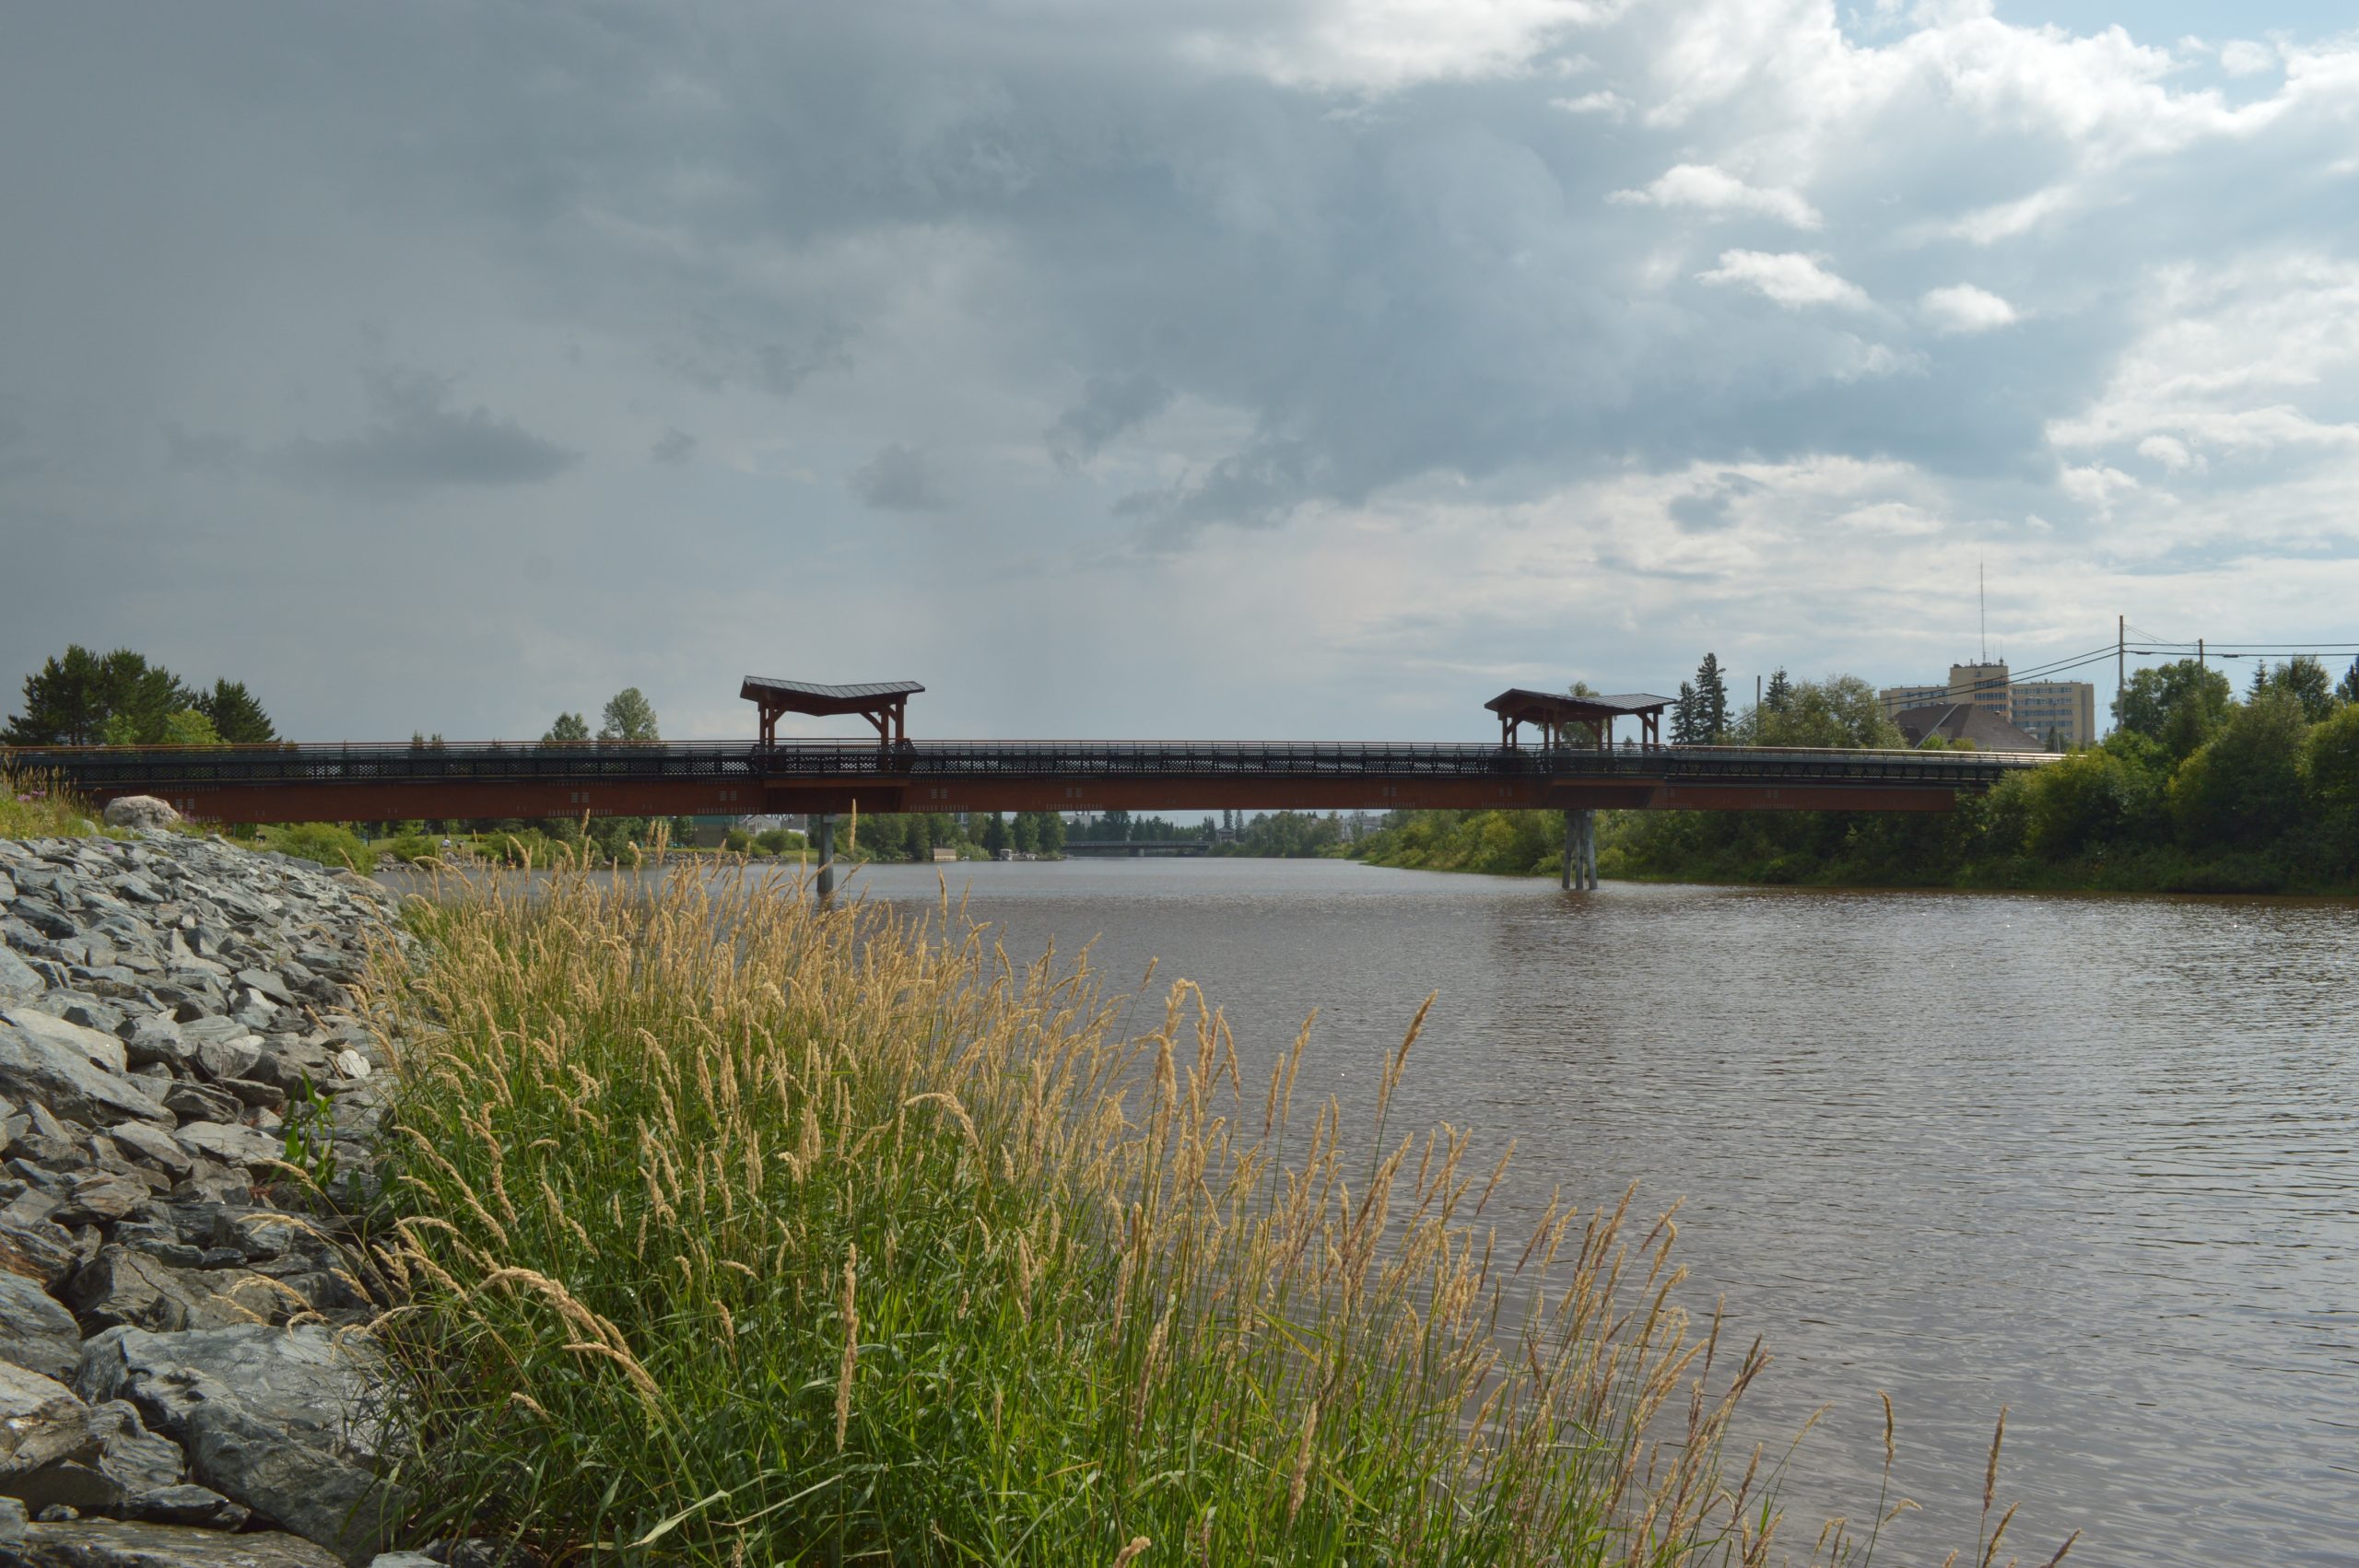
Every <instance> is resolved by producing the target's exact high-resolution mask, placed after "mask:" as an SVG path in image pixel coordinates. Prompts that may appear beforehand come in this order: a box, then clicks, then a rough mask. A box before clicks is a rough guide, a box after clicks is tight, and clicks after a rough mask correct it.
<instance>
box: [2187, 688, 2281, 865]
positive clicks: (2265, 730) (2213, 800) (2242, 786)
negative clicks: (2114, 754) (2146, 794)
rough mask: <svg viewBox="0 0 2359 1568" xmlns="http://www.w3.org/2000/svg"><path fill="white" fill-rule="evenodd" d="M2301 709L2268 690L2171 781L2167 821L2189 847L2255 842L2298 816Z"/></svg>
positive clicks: (2239, 710) (2231, 719) (2236, 715)
mask: <svg viewBox="0 0 2359 1568" xmlns="http://www.w3.org/2000/svg"><path fill="white" fill-rule="evenodd" d="M2308 731H2309V726H2308V725H2307V724H2306V723H2305V722H2304V721H2303V719H2302V708H2301V704H2299V703H2297V702H2295V701H2294V699H2293V698H2291V697H2289V696H2284V695H2283V694H2282V693H2278V692H2266V693H2263V694H2262V695H2261V696H2259V697H2258V698H2256V699H2255V700H2253V701H2251V702H2248V703H2246V704H2245V705H2244V706H2243V707H2241V708H2237V709H2236V711H2235V712H2234V713H2233V714H2231V715H2230V716H2229V718H2228V720H2227V722H2226V723H2224V724H2223V725H2222V726H2221V727H2220V731H2219V733H2218V734H2217V735H2216V736H2214V737H2213V738H2212V740H2210V741H2208V742H2206V743H2204V744H2203V745H2202V746H2201V747H2200V748H2198V749H2197V750H2196V751H2195V752H2194V753H2192V754H2191V755H2189V757H2188V758H2187V760H2186V761H2185V762H2182V763H2180V764H2179V765H2178V771H2177V773H2175V774H2174V775H2172V777H2171V816H2172V818H2173V819H2174V820H2175V821H2176V822H2177V824H2178V830H2179V836H2180V837H2181V838H2182V839H2184V840H2186V841H2187V842H2189V843H2190V844H2257V843H2260V842H2263V841H2265V840H2268V839H2271V838H2273V837H2276V836H2277V835H2278V834H2280V833H2283V831H2284V830H2285V829H2287V828H2289V827H2291V826H2293V825H2294V824H2295V823H2296V822H2298V821H2299V820H2300V819H2301V815H2302V751H2303V742H2304V741H2306V739H2307V738H2308Z"/></svg>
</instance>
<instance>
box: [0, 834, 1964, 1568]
mask: <svg viewBox="0 0 2359 1568" xmlns="http://www.w3.org/2000/svg"><path fill="white" fill-rule="evenodd" d="M120 804H121V803H120V802H118V805H120ZM132 820H136V819H135V818H134V819H132ZM443 891H444V893H445V895H446V896H445V897H444V898H443V899H442V900H441V901H440V902H439V903H435V904H427V903H425V902H423V901H413V902H412V903H411V904H410V905H409V907H408V908H407V910H406V912H405V914H404V915H403V916H402V917H401V918H400V919H398V920H397V919H394V918H393V912H392V910H391V909H390V907H389V906H388V903H387V901H386V899H385V898H384V895H382V894H381V892H380V891H379V890H378V889H376V888H375V887H374V886H373V885H372V884H370V883H364V882H362V881H360V880H359V879H358V878H355V877H353V876H351V875H350V874H349V873H331V872H326V871H324V870H323V869H322V868H319V867H317V866H314V865H311V864H310V863H307V862H303V861H299V860H291V859H288V858H286V857H283V856H274V855H271V854H260V855H257V854H254V853H252V852H251V851H248V850H245V849H242V848H237V847H235V846H231V845H229V844H227V843H224V842H222V841H219V840H203V839H197V838H193V837H184V836H180V835H175V834H170V833H166V832H162V831H158V830H154V829H147V830H132V831H130V832H129V833H128V835H127V836H126V837H122V838H113V837H75V838H47V839H38V840H29V841H24V842H8V841H5V840H0V911H4V912H0V939H5V946H0V1096H5V1100H6V1104H5V1106H0V1126H4V1127H5V1131H6V1137H7V1144H6V1157H7V1171H6V1186H5V1187H0V1401H5V1402H6V1419H5V1420H0V1565H5V1564H12V1563H32V1564H56V1565H64V1564H75V1565H77V1568H109V1565H113V1568H205V1565H215V1564H217V1565H221V1568H231V1565H239V1568H277V1565H310V1568H323V1565H325V1564H330V1563H334V1562H343V1563H347V1564H353V1565H356V1568H359V1565H371V1564H373V1565H374V1568H426V1565H428V1564H429V1563H444V1564H451V1565H454V1568H476V1565H481V1568H492V1565H493V1564H517V1565H523V1564H534V1563H544V1564H550V1565H556V1564H573V1563H588V1562H615V1563H653V1562H667V1563H668V1562H688V1563H699V1564H703V1563H710V1564H714V1565H720V1564H732V1565H736V1564H746V1563H756V1564H763V1563H787V1562H810V1563H817V1562H848V1561H851V1560H853V1559H856V1558H866V1559H870V1560H875V1561H888V1560H889V1561H892V1562H905V1563H944V1564H948V1563H967V1562H989V1563H1056V1564H1063V1563H1111V1564H1119V1565H1122V1568H1151V1565H1152V1564H1156V1563H1173V1564H1179V1563H1189V1564H1199V1563H1229V1562H1288V1563H1294V1562H1303V1563H1334V1564H1342V1563H1346V1562H1349V1563H1397V1564H1429V1563H1432V1564H1452V1563H1460V1564H1485V1565H1488V1564H1516V1563H1550V1564H1599V1565H1603V1564H1607V1563H1617V1564H1624V1563H1629V1564H1656V1565H1661V1564H1673V1563H1683V1564H1684V1563H1705V1562H1709V1563H1716V1564H1720V1563H1732V1564H1757V1563H1766V1562H1773V1561H1780V1560H1782V1557H1781V1555H1780V1549H1779V1548H1778V1546H1777V1545H1776V1544H1775V1540H1774V1538H1775V1535H1776V1531H1777V1515H1776V1511H1775V1506H1774V1503H1773V1501H1772V1499H1771V1498H1770V1496H1769V1495H1768V1494H1767V1492H1766V1490H1765V1487H1766V1480H1767V1478H1768V1477H1769V1476H1770V1475H1772V1474H1774V1472H1775V1470H1776V1468H1777V1467H1776V1466H1775V1465H1774V1464H1769V1465H1766V1466H1765V1465H1764V1464H1763V1463H1762V1462H1761V1461H1760V1459H1759V1458H1758V1457H1757V1456H1745V1455H1725V1454H1724V1452H1723V1449H1724V1442H1725V1438H1726V1433H1727V1430H1728V1423H1729V1421H1730V1419H1731V1413H1732V1411H1733V1410H1734V1409H1735V1408H1736V1404H1737V1401H1738V1400H1739V1398H1741V1397H1742V1395H1743V1391H1744V1389H1745V1388H1746V1387H1748V1386H1749V1384H1750V1383H1751V1381H1752V1379H1753V1378H1754V1377H1755V1375H1757V1374H1758V1373H1759V1372H1760V1370H1761V1368H1762V1366H1763V1364H1764V1357H1763V1356H1762V1354H1761V1352H1759V1351H1758V1349H1757V1348H1756V1349H1755V1350H1753V1351H1751V1352H1737V1351H1735V1350H1734V1349H1733V1348H1731V1347H1729V1346H1724V1345H1720V1344H1719V1343H1718V1341H1717V1336H1716V1334H1715V1332H1714V1331H1713V1329H1712V1328H1711V1326H1709V1325H1699V1324H1691V1323H1690V1322H1689V1320H1688V1319H1687V1318H1686V1317H1685V1316H1684V1315H1683V1314H1682V1312H1681V1310H1680V1308H1679V1305H1678V1302H1677V1296H1676V1286H1677V1283H1678V1279H1679V1275H1678V1271H1677V1270H1676V1268H1675V1267H1674V1266H1673V1264H1672V1261H1671V1259H1670V1257H1669V1249H1670V1245H1671V1235H1672V1232H1671V1229H1670V1227H1669V1226H1668V1225H1667V1224H1658V1225H1654V1226H1652V1227H1651V1228H1649V1227H1644V1226H1637V1225H1633V1226H1629V1227H1627V1228H1626V1229H1625V1218H1626V1216H1625V1213H1624V1212H1623V1211H1619V1210H1615V1211H1603V1212H1593V1213H1583V1212H1579V1211H1574V1210H1572V1209H1569V1208H1567V1207H1565V1206H1562V1205H1557V1206H1552V1207H1551V1208H1550V1209H1549V1210H1548V1211H1547V1212H1546V1213H1545V1214H1544V1215H1543V1216H1542V1217H1541V1218H1540V1220H1539V1221H1538V1223H1537V1224H1536V1226H1534V1227H1533V1228H1532V1230H1531V1231H1530V1232H1529V1233H1520V1234H1518V1235H1514V1236H1513V1237H1508V1236H1505V1235H1498V1234H1496V1232H1495V1231H1494V1230H1493V1229H1492V1228H1491V1225H1490V1223H1489V1221H1488V1220H1487V1219H1486V1218H1485V1214H1486V1205H1487V1204H1488V1203H1489V1201H1490V1199H1491V1198H1492V1196H1493V1194H1494V1192H1495V1190H1496V1187H1497V1184H1498V1182H1499V1180H1500V1177H1501V1174H1502V1172H1503V1170H1504V1160H1503V1159H1491V1158H1487V1157H1485V1156H1482V1155H1478V1153H1477V1150H1476V1146H1475V1144H1474V1141H1473V1140H1472V1139H1471V1138H1470V1137H1469V1136H1468V1135H1466V1134H1464V1133H1461V1132H1457V1131H1453V1130H1450V1129H1436V1130H1434V1131H1432V1132H1424V1131H1420V1132H1417V1133H1416V1134H1415V1135H1414V1136H1404V1135H1403V1134H1402V1132H1401V1130H1400V1129H1388V1128H1387V1127H1386V1125H1385V1117H1384V1112H1383V1110H1382V1108H1381V1105H1382V1103H1389V1101H1390V1098H1391V1091H1392V1089H1393V1087H1394V1086H1395V1085H1396V1084H1397V1083H1398V1082H1399V1081H1400V1078H1401V1075H1402V1073H1403V1072H1405V1071H1408V1066H1409V1058H1410V1055H1411V1048H1412V1045H1413V1044H1414V1037H1415V1030H1414V1027H1413V1028H1412V1029H1411V1031H1410V1036H1409V1040H1408V1041H1406V1042H1404V1043H1403V1045H1402V1047H1401V1049H1400V1051H1399V1052H1398V1053H1397V1054H1395V1055H1393V1056H1392V1057H1391V1059H1389V1060H1387V1061H1383V1062H1379V1063H1375V1064H1372V1067H1371V1071H1378V1072H1380V1074H1381V1078H1380V1083H1381V1089H1382V1094H1381V1095H1380V1104H1379V1110H1378V1112H1377V1117H1376V1126H1375V1128H1374V1129H1373V1130H1372V1131H1371V1132H1367V1133H1364V1134H1363V1135H1361V1136H1357V1137H1355V1136H1352V1135H1350V1134H1348V1133H1347V1131H1346V1129H1344V1127H1343V1126H1342V1125H1341V1123H1340V1118H1339V1116H1338V1114H1337V1112H1336V1110H1335V1108H1334V1106H1332V1104H1326V1105H1321V1106H1315V1107H1308V1108H1307V1110H1306V1112H1302V1113H1298V1112H1297V1107H1296V1105H1295V1097H1294V1083H1295V1076H1296V1072H1297V1066H1298V1063H1299V1060H1300V1053H1301V1049H1302V1045H1301V1042H1300V1041H1297V1044H1296V1047H1295V1049H1294V1051H1293V1052H1292V1053H1291V1054H1288V1055H1286V1056H1285V1057H1283V1058H1282V1059H1280V1060H1279V1061H1278V1062H1277V1063H1276V1064H1275V1067H1274V1069H1273V1071H1272V1073H1271V1075H1270V1076H1269V1078H1268V1079H1267V1080H1266V1081H1265V1082H1260V1083H1257V1084H1253V1085H1250V1086H1249V1085H1248V1084H1246V1083H1245V1082H1244V1079H1243V1073H1242V1071H1241V1070H1240V1067H1239V1063H1238V1057H1237V1053H1236V1051H1235V1049H1234V1047H1233V1044H1232V1042H1231V1040H1230V1038H1229V1036H1228V1033H1227V1031H1226V1027H1225V1025H1224V1024H1222V1023H1221V1021H1220V1019H1219V1016H1218V1015H1217V1013H1215V1012H1212V1011H1211V1010H1210V1009H1208V1008H1207V1007H1206V1005H1205V1004H1204V1002H1203V999H1202V997H1201V996H1200V995H1199V994H1198V993H1197V992H1196V991H1195V990H1194V989H1192V988H1191V987H1188V986H1185V985H1182V986H1180V987H1177V988H1175V989H1172V991H1171V992H1170V993H1169V996H1168V1003H1167V1005H1166V1006H1165V1007H1164V1008H1163V1009H1161V1010H1160V1011H1159V1014H1156V1015H1149V1016H1146V1017H1144V1018H1138V1017H1135V1016H1133V1004H1131V1003H1126V1002H1124V1001H1122V1000H1121V999H1117V998H1113V997H1109V996H1107V995H1104V994H1101V992H1100V991H1099V990H1098V989H1097V985H1096V982H1095V981H1094V979H1093V978H1092V977H1091V976H1090V974H1089V972H1088V971H1087V969H1086V967H1085V966H1083V965H1078V964H1067V965H1059V964H1058V963H1056V962H1055V961H1054V960H1053V959H1052V958H1044V959H1042V960H1041V961H1040V962H1039V963H1037V964H1032V965H1015V964H1012V963H1010V962H1009V960H1008V959H1007V958H1006V956H1005V955H1004V954H1002V953H1000V952H999V951H998V950H997V949H996V948H995V947H993V946H992V945H991V943H990V942H989V940H988V936H987V934H986V933H985V932H984V931H983V930H980V928H977V927H974V926H972V925H969V924H967V923H965V922H964V921H963V920H962V919H961V918H960V917H959V916H958V915H957V912H956V911H954V910H952V909H949V908H947V907H945V908H944V909H942V910H941V911H940V912H939V913H938V914H937V915H935V916H934V917H933V918H932V919H912V918H910V917H908V916H904V915H898V914H895V913H893V912H890V911H887V910H885V909H882V908H879V907H867V906H861V905H851V906H848V907H838V908H836V909H833V910H828V911H821V910H816V909H815V908H814V907H813V906H812V904H811V902H810V901H809V900H808V899H807V898H805V897H803V896H801V895H800V893H801V890H800V889H799V888H796V887H794V886H793V885H792V884H783V883H781V882H780V880H779V879H775V878H765V877H762V876H760V875H758V874H756V873H753V872H748V873H747V874H745V875H742V876H739V877H735V878H719V879H716V878H714V877H712V876H711V875H710V872H709V869H708V868H701V867H700V868H697V869H696V870H694V871H692V872H687V873H685V874H680V875H675V876H671V877H669V878H668V879H667V878H666V877H665V876H663V874H662V873H660V872H650V873H648V874H645V875H643V876H640V877H636V878H616V877H608V876H587V875H577V874H569V873H567V872H563V871H560V872H558V874H557V875H556V876H555V877H554V878H553V879H545V880H542V881H539V882H537V883H533V884H527V883H524V882H523V880H522V879H519V878H510V877H503V876H500V875H499V874H496V873H487V874H484V875H482V876H479V877H477V878H475V879H474V880H473V881H470V882H458V883H453V884H452V885H451V886H449V887H446V888H445V889H444V890H443ZM528 893H529V896H528ZM356 993H357V1000H356ZM355 1005H358V1006H359V1007H360V1009H361V1011H362V1012H363V1013H364V1014H365V1016H366V1018H367V1020H368V1024H367V1026H366V1027H363V1026H362V1024H360V1023H358V1022H356V1021H355V1019H354V1017H353V1015H352V1013H351V1012H348V1011H347V1010H348V1009H350V1008H352V1007H354V1006H355ZM1306 1121H1307V1122H1308V1124H1309V1125H1308V1126H1305V1125H1304V1124H1305V1122H1306ZM1724 1459H1726V1460H1730V1461H1733V1460H1738V1459H1743V1460H1745V1461H1746V1462H1744V1463H1734V1462H1731V1463H1728V1464H1726V1465H1725V1467H1724ZM1996 1462H1997V1454H1996V1450H1995V1448H1994V1451H1993V1455H1992V1465H1993V1469H1994V1471H1995V1466H1996ZM1878 1513H1879V1515H1880V1514H1881V1506H1879V1509H1878ZM2004 1520H2005V1515H2003V1514H2000V1515H1986V1520H1985V1534H1986V1537H1987V1540H1986V1542H1978V1543H1977V1546H1976V1549H1975V1553H1974V1555H1973V1556H1972V1557H1970V1558H1968V1559H1966V1560H1968V1561H1991V1560H1993V1556H1992V1554H1993V1553H1994V1552H1995V1550H1996V1548H1997V1546H1998V1544H1999V1539H2000V1537H2001V1535H2003V1533H2004V1527H2005V1526H2004ZM1871 1522H1872V1521H1871ZM1862 1535H1864V1536H1865V1538H1866V1539H1862ZM1802 1539H1804V1540H1811V1539H1812V1538H1811V1533H1810V1532H1808V1531H1804V1532H1802ZM1872 1539H1873V1530H1872V1528H1871V1529H1870V1530H1869V1531H1866V1532H1854V1533H1846V1532H1845V1531H1844V1530H1842V1529H1840V1528H1835V1529H1832V1530H1831V1531H1830V1532H1829V1533H1828V1534H1826V1535H1825V1536H1822V1537H1819V1538H1817V1539H1815V1540H1813V1541H1812V1545H1811V1547H1809V1548H1805V1549H1804V1550H1805V1551H1806V1552H1809V1553H1810V1554H1811V1555H1813V1560H1825V1561H1830V1562H1847V1563H1848V1562H1864V1561H1866V1560H1867V1559H1868V1557H1869V1556H1871V1555H1872ZM1986 1545H1987V1546H1988V1547H1989V1550H1984V1548H1985V1546H1986ZM404 1549H414V1550H404ZM1997 1560H2001V1561H2003V1559H2002V1558H2001V1559H1997Z"/></svg>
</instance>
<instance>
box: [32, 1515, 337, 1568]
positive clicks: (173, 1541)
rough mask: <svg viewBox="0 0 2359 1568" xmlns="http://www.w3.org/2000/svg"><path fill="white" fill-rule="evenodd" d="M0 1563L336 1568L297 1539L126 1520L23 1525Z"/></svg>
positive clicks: (90, 1567)
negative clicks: (19, 1537)
mask: <svg viewBox="0 0 2359 1568" xmlns="http://www.w3.org/2000/svg"><path fill="white" fill-rule="evenodd" d="M0 1561H6V1562H9V1563H12V1564H21V1565H22V1568H337V1563H336V1559H335V1558H334V1557H333V1556H332V1555H330V1554H329V1552H328V1551H327V1550H326V1549H325V1548H324V1547H318V1546H313V1545H312V1544H311V1542H310V1541H307V1540H305V1539H302V1538H301V1537H299V1536H289V1535H279V1534H276V1533H275V1532H260V1533H256V1534H252V1535H224V1534H223V1533H221V1532H220V1531H218V1530H199V1529H191V1528H189V1527H186V1526H184V1525H149V1524H141V1523H135V1522H133V1521H131V1520H127V1519H76V1520H75V1521H74V1522H73V1523H71V1524H65V1525H27V1526H26V1527H25V1535H24V1539H23V1541H22V1543H21V1544H19V1545H18V1546H17V1547H16V1548H15V1550H13V1551H12V1552H11V1553H10V1554H9V1555H8V1557H7V1558H6V1559H0Z"/></svg>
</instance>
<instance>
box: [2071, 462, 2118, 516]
mask: <svg viewBox="0 0 2359 1568" xmlns="http://www.w3.org/2000/svg"><path fill="white" fill-rule="evenodd" d="M2057 478H2058V482H2059V483H2060V485H2061V486H2063V490H2064V493H2065V494H2066V495H2068V496H2070V497H2072V498H2073V499H2074V500H2076V501H2078V502H2080V503H2081V504H2082V505H2083V506H2085V507H2087V508H2089V509H2091V510H2093V511H2095V513H2096V514H2097V515H2098V516H2099V517H2108V516H2110V515H2112V512H2113V498H2114V497H2115V496H2117V495H2118V494H2120V493H2122V492H2123V491H2126V490H2135V489H2137V488H2138V481H2137V480H2135V479H2132V478H2131V477H2130V475H2129V474H2124V473H2122V472H2121V470H2119V469H2118V468H2108V467H2107V466H2106V465H2105V464H2104V463H2101V462H2100V463H2091V464H2089V465H2088V466H2087V467H2085V468H2068V469H2066V470H2064V472H2063V473H2062V474H2059V475H2058V476H2057Z"/></svg>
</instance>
